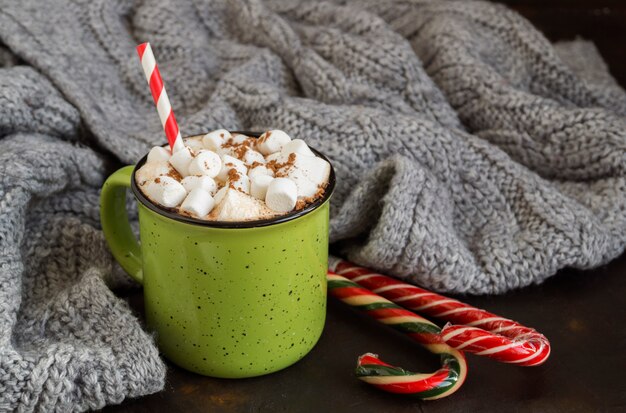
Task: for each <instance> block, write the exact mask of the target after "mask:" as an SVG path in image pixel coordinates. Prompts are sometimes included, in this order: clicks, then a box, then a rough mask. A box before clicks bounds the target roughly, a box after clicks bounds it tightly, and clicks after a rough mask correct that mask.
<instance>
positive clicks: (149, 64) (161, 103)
mask: <svg viewBox="0 0 626 413" xmlns="http://www.w3.org/2000/svg"><path fill="white" fill-rule="evenodd" d="M137 53H138V54H139V59H140V60H141V66H142V67H143V72H144V74H145V75H146V80H147V81H148V84H149V85H150V92H152V98H153V99H154V103H155V104H156V107H157V112H158V113H159V118H160V119H161V124H162V125H163V130H165V136H167V141H168V142H169V144H170V148H171V149H172V153H174V152H176V151H179V150H181V149H182V148H184V147H185V145H184V144H183V138H182V137H181V135H180V129H179V128H178V123H176V118H175V117H174V111H173V110H172V105H171V104H170V99H169V98H168V97H167V92H166V91H165V86H164V85H163V79H162V78H161V73H160V72H159V67H158V66H157V64H156V59H155V58H154V53H152V48H151V47H150V43H142V44H140V45H139V46H137Z"/></svg>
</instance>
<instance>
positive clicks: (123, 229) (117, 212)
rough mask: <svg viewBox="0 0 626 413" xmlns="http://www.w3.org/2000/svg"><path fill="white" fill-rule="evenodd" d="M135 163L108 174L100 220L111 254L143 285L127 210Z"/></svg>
mask: <svg viewBox="0 0 626 413" xmlns="http://www.w3.org/2000/svg"><path fill="white" fill-rule="evenodd" d="M134 168H135V167H134V166H132V165H131V166H125V167H123V168H121V169H118V170H117V171H115V172H114V173H113V175H111V176H109V178H108V179H107V180H106V182H105V183H104V185H103V186H102V192H101V193H100V223H101V225H102V231H103V232H104V238H105V239H106V241H107V243H108V244H109V248H110V249H111V253H113V257H114V258H115V259H116V260H117V262H119V263H120V265H121V266H122V268H124V270H125V271H126V272H127V273H128V275H130V276H131V277H132V278H133V279H134V280H135V281H137V282H138V283H140V284H143V270H142V261H141V249H140V248H139V243H138V242H137V239H136V238H135V235H134V234H133V231H132V230H131V228H130V223H129V222H128V214H127V213H126V190H127V189H128V188H130V180H131V179H132V175H133V169H134Z"/></svg>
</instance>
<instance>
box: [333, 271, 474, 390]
mask: <svg viewBox="0 0 626 413" xmlns="http://www.w3.org/2000/svg"><path fill="white" fill-rule="evenodd" d="M327 279H328V293H329V294H330V295H332V296H334V297H336V298H338V299H339V300H341V301H343V302H344V303H346V304H348V305H350V306H352V307H354V308H356V309H358V310H361V311H364V312H365V313H367V314H368V315H370V316H371V317H373V318H375V319H376V320H378V321H380V322H381V323H383V324H385V325H387V326H389V327H392V328H394V329H395V330H398V331H400V332H402V333H404V334H406V335H408V336H409V337H411V338H412V339H413V340H415V341H417V342H418V343H420V344H421V345H422V346H424V347H425V348H426V349H428V350H429V351H431V352H432V353H435V354H439V356H440V358H441V368H440V369H439V370H437V371H436V372H434V373H429V374H423V373H412V372H410V371H407V370H404V369H402V368H400V367H394V366H392V365H390V364H387V363H385V362H383V361H381V360H380V359H379V358H378V356H376V355H375V354H371V353H367V354H364V355H362V356H361V357H359V360H358V362H357V368H356V375H357V377H358V378H359V379H361V380H363V381H365V382H366V383H369V384H371V385H373V386H375V387H377V388H379V389H381V390H385V391H388V392H391V393H402V394H410V395H412V396H415V397H418V398H420V399H424V400H433V399H440V398H442V397H446V396H449V395H451V394H452V393H454V392H455V391H457V390H458V389H459V388H460V387H461V386H462V385H463V382H464V381H465V377H466V375H467V363H466V361H465V356H464V355H463V353H462V352H461V351H458V350H455V349H453V348H451V347H450V346H448V345H447V344H445V343H444V342H443V341H442V340H441V329H440V328H439V326H437V325H435V324H433V323H431V322H430V321H428V320H426V319H425V318H422V317H420V316H418V315H417V314H413V313H412V312H410V311H407V310H405V309H403V308H401V307H399V306H397V305H396V304H394V303H392V302H391V301H389V300H387V299H385V298H383V297H380V296H378V295H376V294H374V293H372V292H371V291H368V290H366V289H365V288H363V287H361V286H359V285H358V284H356V283H354V282H352V281H350V280H348V279H347V278H344V277H342V276H340V275H337V274H333V273H332V272H330V271H329V272H328V274H327Z"/></svg>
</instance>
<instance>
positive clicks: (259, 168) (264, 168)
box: [248, 165, 274, 179]
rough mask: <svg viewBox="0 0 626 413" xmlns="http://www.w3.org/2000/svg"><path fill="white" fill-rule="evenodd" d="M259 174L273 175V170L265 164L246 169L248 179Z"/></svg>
mask: <svg viewBox="0 0 626 413" xmlns="http://www.w3.org/2000/svg"><path fill="white" fill-rule="evenodd" d="M259 175H267V176H274V171H272V170H271V169H270V168H268V167H267V166H265V165H258V166H255V167H254V168H252V169H250V170H248V178H250V179H253V178H254V177H255V176H259Z"/></svg>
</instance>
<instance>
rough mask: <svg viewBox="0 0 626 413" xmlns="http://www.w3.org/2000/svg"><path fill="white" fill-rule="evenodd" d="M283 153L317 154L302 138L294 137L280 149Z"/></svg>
mask: <svg viewBox="0 0 626 413" xmlns="http://www.w3.org/2000/svg"><path fill="white" fill-rule="evenodd" d="M280 153H281V154H283V155H289V154H290V153H297V154H300V155H306V156H315V154H314V153H313V151H312V150H311V149H310V148H309V146H308V145H307V144H306V143H305V142H304V141H303V140H302V139H294V140H292V141H291V142H289V143H287V144H285V146H283V149H281V150H280Z"/></svg>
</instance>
